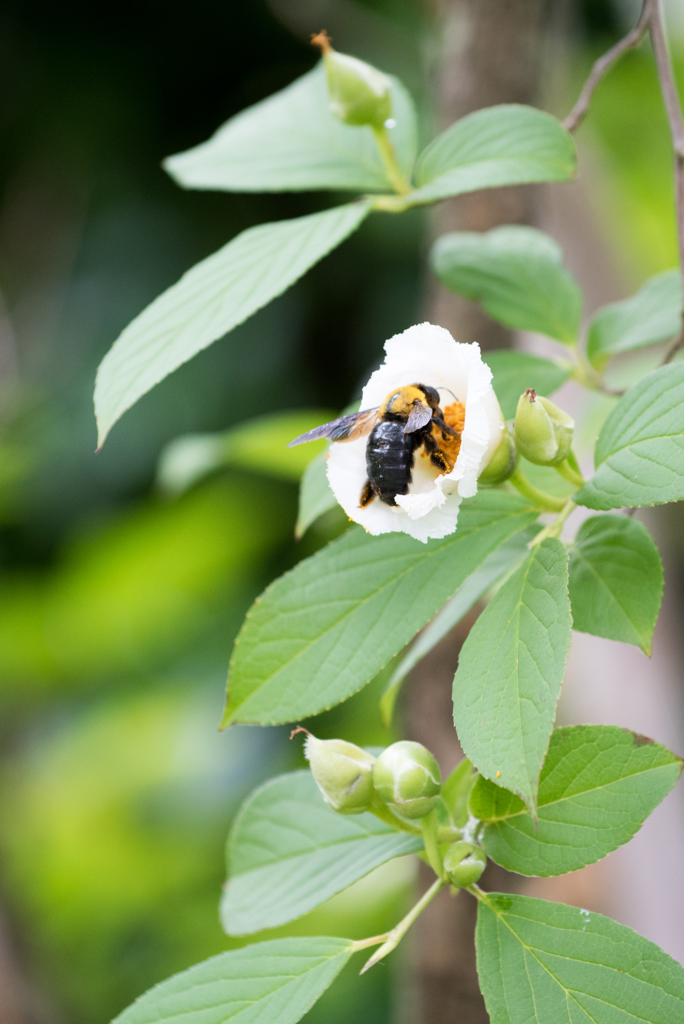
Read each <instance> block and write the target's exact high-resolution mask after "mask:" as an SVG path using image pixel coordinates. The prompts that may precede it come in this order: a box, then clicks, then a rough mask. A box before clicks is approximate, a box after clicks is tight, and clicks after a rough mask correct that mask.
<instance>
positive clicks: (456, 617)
mask: <svg viewBox="0 0 684 1024" xmlns="http://www.w3.org/2000/svg"><path fill="white" fill-rule="evenodd" d="M536 532H537V530H536V529H535V528H534V527H532V526H531V527H529V528H528V529H527V530H523V531H522V532H521V533H517V534H516V535H515V536H514V537H511V538H510V539H509V540H507V541H506V542H505V543H504V544H502V545H501V547H498V548H497V549H496V550H495V551H492V553H491V555H488V556H487V558H485V560H484V562H483V563H482V565H481V566H480V567H479V568H478V569H476V570H475V572H473V573H471V575H470V576H469V577H468V579H467V580H466V581H465V582H464V583H462V584H461V586H460V587H459V588H458V590H457V591H456V593H455V594H454V596H453V597H452V598H450V599H449V600H448V601H447V603H446V604H445V605H444V607H443V608H442V610H441V611H440V612H438V614H437V615H436V616H435V618H434V619H433V620H432V622H431V623H430V625H429V626H426V628H425V629H424V630H423V632H422V633H421V634H420V636H419V637H417V638H416V641H415V643H414V644H413V645H412V646H411V647H410V649H409V650H408V651H407V652H406V654H405V655H404V657H403V658H402V659H401V661H400V662H399V664H398V665H397V667H396V669H395V670H394V672H393V673H392V676H391V678H390V680H389V682H388V684H387V686H386V687H385V690H384V692H383V695H382V697H381V698H380V711H381V712H382V719H383V722H384V723H385V725H388V726H389V725H390V724H391V722H392V717H393V714H394V705H395V703H396V700H397V697H398V696H399V691H400V690H401V686H402V683H403V682H404V680H405V679H406V676H407V675H408V674H409V672H410V671H411V670H412V669H413V668H415V666H416V665H417V664H418V662H419V661H421V660H422V659H423V658H424V657H425V655H426V654H428V653H429V652H430V651H431V650H432V649H433V648H434V647H436V646H437V644H438V643H439V642H440V640H443V639H444V637H445V636H446V635H447V633H448V632H449V631H450V630H452V629H453V628H454V626H455V625H456V624H457V623H458V622H460V621H461V619H462V618H463V616H464V615H466V614H467V613H468V612H469V611H470V609H471V608H472V607H473V605H474V604H476V603H477V602H478V601H479V600H480V598H481V597H483V596H484V595H485V594H486V593H487V591H488V590H489V589H490V588H491V587H492V586H494V584H495V583H496V582H497V581H498V580H500V579H501V578H502V576H505V574H506V573H507V572H510V570H511V569H512V568H513V566H515V565H516V564H517V563H518V562H521V561H522V560H523V558H524V557H525V556H526V554H527V545H528V543H529V542H530V541H531V540H532V538H533V537H534V536H535V534H536Z"/></svg>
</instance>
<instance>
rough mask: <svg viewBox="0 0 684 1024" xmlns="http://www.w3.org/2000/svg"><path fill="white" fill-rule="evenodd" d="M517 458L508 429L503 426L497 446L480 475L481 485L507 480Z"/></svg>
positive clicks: (515, 464)
mask: <svg viewBox="0 0 684 1024" xmlns="http://www.w3.org/2000/svg"><path fill="white" fill-rule="evenodd" d="M519 458H520V456H519V455H518V450H517V448H516V447H515V442H514V440H513V438H512V437H511V435H510V432H509V430H508V427H506V426H504V428H503V432H502V434H501V440H500V441H499V446H498V448H497V449H496V451H495V452H494V454H493V455H492V457H491V459H490V460H489V462H488V463H487V465H486V466H485V468H484V469H483V470H482V472H481V473H480V476H479V482H480V483H481V484H491V485H492V486H495V485H496V484H502V483H503V482H504V481H505V480H508V478H509V476H510V475H511V473H512V472H513V470H514V469H515V467H516V466H517V465H518V460H519Z"/></svg>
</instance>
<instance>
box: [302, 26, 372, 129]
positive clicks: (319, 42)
mask: <svg viewBox="0 0 684 1024" xmlns="http://www.w3.org/2000/svg"><path fill="white" fill-rule="evenodd" d="M311 42H312V43H313V44H314V46H319V47H320V49H321V52H322V53H323V63H324V64H325V73H326V77H327V79H328V92H329V95H330V111H331V113H332V114H334V116H335V117H337V118H339V120H340V121H344V123H345V124H350V125H355V126H357V127H358V126H361V125H365V124H368V125H371V126H372V127H374V128H382V127H383V125H384V124H385V121H387V119H388V118H389V117H390V116H391V114H392V97H391V94H390V81H389V78H388V77H387V75H383V73H382V72H381V71H378V69H377V68H374V67H373V66H372V65H371V64H366V62H365V61H363V60H358V58H357V57H350V56H349V54H346V53H338V52H337V51H336V50H333V48H332V46H331V45H330V37H329V36H328V34H327V32H319V33H318V34H317V35H313V36H312V37H311Z"/></svg>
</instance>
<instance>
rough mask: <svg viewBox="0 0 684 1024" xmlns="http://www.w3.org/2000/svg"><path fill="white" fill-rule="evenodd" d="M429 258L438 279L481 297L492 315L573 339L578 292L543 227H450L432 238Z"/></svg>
mask: <svg viewBox="0 0 684 1024" xmlns="http://www.w3.org/2000/svg"><path fill="white" fill-rule="evenodd" d="M430 262H431V265H432V269H433V271H434V273H435V274H436V275H437V277H438V278H439V279H440V281H441V282H442V284H444V285H446V287H447V288H450V289H451V290H452V291H454V292H458V293H459V295H464V296H465V297H466V298H467V299H474V300H476V301H477V302H480V303H481V304H482V307H483V309H484V310H485V312H486V313H489V315H490V316H491V317H493V318H494V319H495V320H499V321H500V322H501V323H503V324H506V325H507V326H508V327H515V328H517V329H518V330H521V331H537V332H539V333H540V334H546V335H548V336H549V337H550V338H556V339H557V340H558V341H562V342H565V343H566V344H569V345H572V344H574V342H575V339H576V337H577V332H578V330H579V325H580V317H581V315H582V292H581V291H580V289H579V286H578V285H577V283H576V281H575V279H574V278H573V276H572V274H570V272H569V271H567V270H566V269H565V267H564V266H563V253H562V250H561V248H560V246H558V245H557V244H556V243H555V242H554V241H553V239H552V238H550V237H549V236H548V235H545V234H544V233H543V232H542V231H536V230H535V229H534V228H527V227H519V226H506V227H501V228H494V230H493V231H487V232H482V233H480V232H476V231H454V232H451V233H450V234H448V235H442V236H441V238H438V239H437V241H436V242H435V244H434V245H433V247H432V252H431V255H430Z"/></svg>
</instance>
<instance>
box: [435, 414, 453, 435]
mask: <svg viewBox="0 0 684 1024" xmlns="http://www.w3.org/2000/svg"><path fill="white" fill-rule="evenodd" d="M432 422H433V423H436V424H437V426H438V427H439V429H440V430H441V431H442V437H444V438H446V437H458V433H457V431H455V430H454V429H453V427H450V426H449V424H448V423H445V422H444V420H443V419H441V417H439V416H435V415H434V413H433V415H432Z"/></svg>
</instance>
